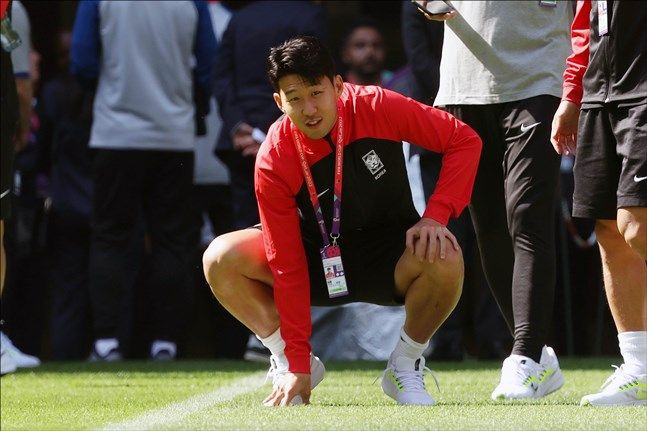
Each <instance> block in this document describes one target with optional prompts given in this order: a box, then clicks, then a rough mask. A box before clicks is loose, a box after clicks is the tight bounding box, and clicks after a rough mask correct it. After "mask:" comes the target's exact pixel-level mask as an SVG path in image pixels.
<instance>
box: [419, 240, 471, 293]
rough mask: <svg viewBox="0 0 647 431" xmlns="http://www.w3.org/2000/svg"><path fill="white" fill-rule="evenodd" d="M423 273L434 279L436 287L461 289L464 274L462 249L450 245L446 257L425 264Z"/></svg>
mask: <svg viewBox="0 0 647 431" xmlns="http://www.w3.org/2000/svg"><path fill="white" fill-rule="evenodd" d="M423 274H425V275H426V276H428V277H430V278H432V279H433V281H434V283H433V284H434V288H435V289H438V288H441V289H447V290H451V291H456V290H460V289H461V288H462V286H463V274H464V267H463V253H462V251H461V250H460V248H459V249H458V250H456V249H454V248H453V247H449V248H448V249H447V250H446V252H445V258H444V259H440V258H436V260H435V261H434V262H433V263H432V262H426V263H425V264H424V268H423Z"/></svg>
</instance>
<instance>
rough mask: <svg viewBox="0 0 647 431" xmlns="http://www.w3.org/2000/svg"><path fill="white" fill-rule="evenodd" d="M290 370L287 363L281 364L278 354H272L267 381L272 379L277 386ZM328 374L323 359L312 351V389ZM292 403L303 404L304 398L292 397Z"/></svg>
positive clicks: (273, 385) (273, 384)
mask: <svg viewBox="0 0 647 431" xmlns="http://www.w3.org/2000/svg"><path fill="white" fill-rule="evenodd" d="M287 372H288V367H287V366H286V365H282V364H279V361H278V358H277V357H276V355H272V356H270V369H269V370H268V372H267V377H266V378H265V379H266V381H267V380H268V379H272V387H274V388H276V386H277V385H278V384H279V381H280V380H281V378H282V377H283V376H284V375H285V374H286V373H287ZM325 374H326V367H324V364H323V362H321V359H319V358H318V357H316V356H315V355H313V354H312V353H310V389H314V388H315V387H316V386H317V385H318V384H319V383H321V381H322V380H323V378H324V375H325ZM290 404H292V405H297V404H303V399H301V396H300V395H297V396H295V397H294V398H292V401H291V403H290Z"/></svg>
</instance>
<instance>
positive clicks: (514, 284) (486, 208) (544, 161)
mask: <svg viewBox="0 0 647 431" xmlns="http://www.w3.org/2000/svg"><path fill="white" fill-rule="evenodd" d="M558 104H559V99H558V98H557V97H553V96H537V97H532V98H529V99H524V100H519V101H514V102H508V103H499V104H492V105H456V106H448V107H447V111H448V112H450V113H451V114H453V115H455V116H456V117H458V118H459V119H461V120H462V121H464V122H465V123H467V124H469V125H470V126H471V127H472V128H473V129H474V130H475V131H476V132H477V133H478V134H479V136H480V137H481V139H482V140H483V149H482V152H481V160H480V163H479V168H478V173H477V176H476V182H475V184H474V191H473V193H472V202H471V205H470V211H471V214H472V221H473V223H474V229H475V231H476V236H477V240H478V244H479V249H480V252H481V259H482V262H483V269H484V271H485V276H486V278H487V280H488V284H489V285H490V288H491V289H492V292H493V293H494V296H495V298H496V300H497V303H498V304H499V307H500V308H501V311H502V312H503V316H504V318H505V320H506V322H507V324H508V327H509V328H510V329H511V331H513V333H514V338H515V341H514V346H513V349H512V353H513V354H519V355H524V356H528V357H530V358H532V359H534V360H535V361H539V358H540V356H541V348H542V346H543V345H544V344H545V343H546V342H547V339H548V334H549V330H550V324H551V320H552V310H553V299H554V292H555V271H556V270H555V267H556V257H555V223H554V212H555V202H556V199H557V191H558V177H559V156H558V155H557V154H556V153H555V151H554V150H553V148H552V146H551V144H550V128H551V122H552V118H553V115H554V113H555V111H556V109H557V106H558Z"/></svg>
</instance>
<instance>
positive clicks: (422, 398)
mask: <svg viewBox="0 0 647 431" xmlns="http://www.w3.org/2000/svg"><path fill="white" fill-rule="evenodd" d="M425 371H428V372H430V373H431V370H430V369H429V368H427V367H425V358H424V357H423V356H421V357H420V358H418V359H410V358H407V357H404V356H397V357H393V355H391V357H390V358H389V362H388V363H387V365H386V370H384V373H383V374H382V390H383V391H384V393H385V394H387V395H388V396H390V397H391V398H393V399H394V400H396V401H397V402H398V404H408V405H419V406H433V405H434V404H436V402H435V401H434V399H433V398H432V397H431V395H429V393H428V392H427V388H426V387H425V379H424V374H423V373H424V372H425ZM432 376H433V373H432ZM434 379H436V377H434ZM436 385H438V382H436Z"/></svg>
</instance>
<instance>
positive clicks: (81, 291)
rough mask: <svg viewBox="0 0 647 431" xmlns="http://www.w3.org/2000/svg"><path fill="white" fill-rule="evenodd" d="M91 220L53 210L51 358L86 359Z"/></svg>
mask: <svg viewBox="0 0 647 431" xmlns="http://www.w3.org/2000/svg"><path fill="white" fill-rule="evenodd" d="M90 234H91V229H90V221H89V219H88V217H87V216H85V215H83V214H80V213H76V212H72V211H61V210H58V209H54V208H52V210H51V212H50V216H49V225H48V243H49V253H50V262H51V271H52V313H51V314H52V316H51V325H52V326H51V334H52V335H51V338H52V357H53V359H56V360H68V361H69V360H81V359H83V358H85V357H87V354H88V346H89V344H90V341H91V334H90V331H91V329H90V328H91V327H92V324H91V323H92V319H91V317H90V298H89V295H90V294H89V290H88V259H89V256H90Z"/></svg>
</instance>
